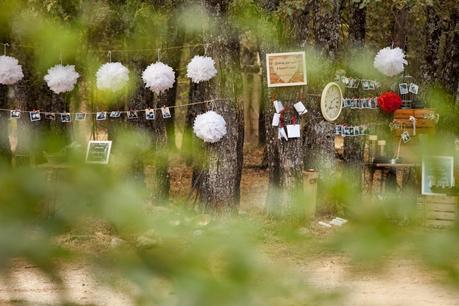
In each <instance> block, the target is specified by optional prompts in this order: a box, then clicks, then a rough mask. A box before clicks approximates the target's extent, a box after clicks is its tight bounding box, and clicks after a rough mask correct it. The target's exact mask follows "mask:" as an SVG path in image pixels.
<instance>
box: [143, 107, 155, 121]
mask: <svg viewBox="0 0 459 306" xmlns="http://www.w3.org/2000/svg"><path fill="white" fill-rule="evenodd" d="M145 119H146V120H155V119H156V114H155V110H154V109H152V108H147V109H145Z"/></svg>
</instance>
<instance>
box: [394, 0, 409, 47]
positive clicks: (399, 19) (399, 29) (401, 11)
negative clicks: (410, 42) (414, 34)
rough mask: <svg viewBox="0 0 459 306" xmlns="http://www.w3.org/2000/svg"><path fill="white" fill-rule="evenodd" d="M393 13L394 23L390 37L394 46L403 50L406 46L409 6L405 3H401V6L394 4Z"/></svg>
mask: <svg viewBox="0 0 459 306" xmlns="http://www.w3.org/2000/svg"><path fill="white" fill-rule="evenodd" d="M392 14H393V15H394V24H393V31H392V39H393V44H394V46H395V47H399V48H401V49H403V50H406V47H407V38H408V37H407V32H408V28H409V20H408V14H409V8H408V5H407V4H404V5H402V6H401V7H398V6H394V8H393V10H392Z"/></svg>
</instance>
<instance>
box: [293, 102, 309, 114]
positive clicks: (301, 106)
mask: <svg viewBox="0 0 459 306" xmlns="http://www.w3.org/2000/svg"><path fill="white" fill-rule="evenodd" d="M293 107H294V108H295V109H296V111H297V112H298V115H300V116H301V115H304V114H306V113H307V112H308V110H307V109H306V107H304V104H303V102H301V101H299V102H297V103H295V104H293Z"/></svg>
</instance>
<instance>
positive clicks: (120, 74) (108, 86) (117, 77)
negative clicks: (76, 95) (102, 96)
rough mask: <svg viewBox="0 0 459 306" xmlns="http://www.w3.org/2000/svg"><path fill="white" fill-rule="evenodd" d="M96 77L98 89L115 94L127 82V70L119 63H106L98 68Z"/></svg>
mask: <svg viewBox="0 0 459 306" xmlns="http://www.w3.org/2000/svg"><path fill="white" fill-rule="evenodd" d="M96 77H97V88H98V89H101V90H111V91H112V92H115V91H118V90H120V89H122V88H123V87H124V86H125V85H126V84H127V82H128V81H129V69H127V68H126V67H125V66H123V64H121V63H119V62H117V63H106V64H103V65H102V66H101V67H100V68H99V70H98V71H97V73H96Z"/></svg>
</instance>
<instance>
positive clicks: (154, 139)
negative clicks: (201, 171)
mask: <svg viewBox="0 0 459 306" xmlns="http://www.w3.org/2000/svg"><path fill="white" fill-rule="evenodd" d="M130 62H131V65H132V67H133V70H134V72H135V73H136V74H137V75H139V74H141V73H142V71H143V70H144V69H145V67H146V66H147V65H148V64H149V63H147V62H146V61H145V60H142V59H141V58H139V57H134V58H131V60H130ZM167 102H168V101H167V95H166V94H162V95H161V96H160V97H158V96H156V97H154V95H153V93H152V92H151V91H150V90H149V89H146V88H145V87H144V86H143V84H142V83H139V84H138V86H137V88H136V90H135V91H134V93H133V95H132V97H130V99H129V103H128V110H129V109H131V110H144V109H147V108H159V107H162V106H167ZM137 115H138V118H137V119H133V120H128V122H127V125H128V126H129V127H132V128H133V129H134V131H136V132H138V133H140V135H141V136H142V137H141V138H140V139H139V140H140V141H141V143H138V144H137V146H138V147H139V150H138V154H136V156H134V157H133V161H132V171H131V175H132V176H133V177H134V178H135V179H136V180H138V181H139V182H140V183H143V184H145V176H144V173H145V166H149V167H150V169H149V170H151V173H152V174H153V175H152V176H153V178H152V180H151V183H152V189H151V192H150V198H151V200H152V201H153V203H158V201H162V200H165V199H167V198H168V196H169V187H170V181H169V172H168V166H169V163H168V154H167V139H168V138H167V130H166V122H167V120H171V118H169V119H164V118H163V117H162V114H161V112H159V111H156V119H155V120H146V118H145V113H144V112H139V113H138V114H137ZM145 141H147V144H148V145H147V146H146V143H145ZM150 150H151V151H150Z"/></svg>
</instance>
